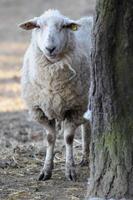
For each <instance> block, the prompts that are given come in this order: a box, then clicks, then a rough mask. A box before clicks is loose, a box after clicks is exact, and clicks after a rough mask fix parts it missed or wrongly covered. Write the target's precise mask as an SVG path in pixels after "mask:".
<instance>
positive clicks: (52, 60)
mask: <svg viewBox="0 0 133 200" xmlns="http://www.w3.org/2000/svg"><path fill="white" fill-rule="evenodd" d="M45 56H46V58H47V60H49V61H51V62H57V61H59V60H60V57H59V56H57V55H45Z"/></svg>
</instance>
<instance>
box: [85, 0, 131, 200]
mask: <svg viewBox="0 0 133 200" xmlns="http://www.w3.org/2000/svg"><path fill="white" fill-rule="evenodd" d="M92 62H93V63H92V69H91V79H92V94H91V95H92V99H91V108H92V142H91V150H90V151H91V152H90V153H91V158H90V159H91V161H90V171H91V172H90V184H89V189H88V195H89V196H90V197H101V198H107V199H108V198H116V199H121V198H123V197H125V198H129V199H131V200H132V199H133V1H132V0H99V1H98V3H97V7H96V16H95V20H94V41H93V52H92Z"/></svg>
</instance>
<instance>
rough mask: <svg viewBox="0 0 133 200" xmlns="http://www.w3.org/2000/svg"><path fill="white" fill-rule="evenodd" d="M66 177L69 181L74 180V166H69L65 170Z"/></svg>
mask: <svg viewBox="0 0 133 200" xmlns="http://www.w3.org/2000/svg"><path fill="white" fill-rule="evenodd" d="M65 175H66V178H67V180H69V181H74V182H75V181H76V172H75V168H71V169H67V170H66V173H65Z"/></svg>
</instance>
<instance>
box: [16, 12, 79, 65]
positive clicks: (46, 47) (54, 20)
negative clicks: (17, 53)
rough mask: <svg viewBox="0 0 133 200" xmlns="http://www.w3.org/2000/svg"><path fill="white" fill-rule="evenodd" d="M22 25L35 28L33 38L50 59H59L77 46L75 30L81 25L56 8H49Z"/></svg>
mask: <svg viewBox="0 0 133 200" xmlns="http://www.w3.org/2000/svg"><path fill="white" fill-rule="evenodd" d="M20 26H21V27H22V28H24V29H27V30H30V29H33V28H35V29H34V31H33V35H34V37H33V38H35V40H36V43H37V46H38V47H39V49H40V50H41V51H42V52H43V54H44V55H45V56H46V57H47V58H48V59H49V60H55V61H56V60H59V59H60V58H61V57H62V56H63V55H64V54H65V53H66V52H68V51H70V50H73V49H74V48H75V34H74V31H76V30H77V29H78V27H79V25H78V24H77V23H76V22H74V21H72V20H70V19H68V18H66V17H64V16H62V15H61V14H60V13H59V12H58V11H56V10H49V11H47V12H45V13H44V15H42V16H40V17H38V18H34V19H33V20H30V21H29V22H25V23H24V24H22V25H20Z"/></svg>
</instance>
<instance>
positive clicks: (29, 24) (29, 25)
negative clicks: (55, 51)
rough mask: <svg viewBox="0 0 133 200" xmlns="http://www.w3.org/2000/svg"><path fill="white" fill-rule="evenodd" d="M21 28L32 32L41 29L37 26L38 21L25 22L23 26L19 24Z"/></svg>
mask: <svg viewBox="0 0 133 200" xmlns="http://www.w3.org/2000/svg"><path fill="white" fill-rule="evenodd" d="M19 27H20V28H22V29H25V30H31V29H34V28H39V25H37V21H36V20H29V21H27V22H24V23H22V24H19Z"/></svg>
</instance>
